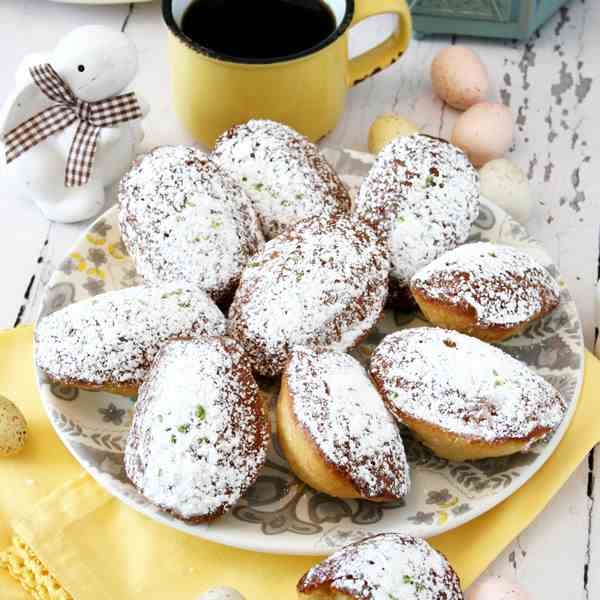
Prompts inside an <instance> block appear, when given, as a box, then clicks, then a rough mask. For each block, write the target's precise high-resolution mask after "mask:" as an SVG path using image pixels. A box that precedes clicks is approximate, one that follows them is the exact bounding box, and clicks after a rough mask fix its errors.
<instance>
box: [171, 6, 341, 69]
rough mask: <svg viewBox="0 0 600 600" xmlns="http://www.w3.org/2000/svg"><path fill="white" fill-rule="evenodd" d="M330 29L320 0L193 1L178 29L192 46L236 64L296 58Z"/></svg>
mask: <svg viewBox="0 0 600 600" xmlns="http://www.w3.org/2000/svg"><path fill="white" fill-rule="evenodd" d="M335 29H336V22H335V17H334V15H333V13H332V12H331V9H330V8H329V6H327V4H325V2H323V1H322V0H194V2H192V3H191V4H190V6H189V7H188V8H187V10H186V11H185V13H184V15H183V21H182V24H181V30H182V31H183V33H184V34H185V35H186V36H187V37H188V38H190V39H191V40H193V41H194V42H197V43H198V44H200V45H201V46H203V47H205V48H208V49H209V50H213V51H215V52H217V53H219V54H224V55H226V56H228V57H232V58H239V59H242V60H243V59H246V60H248V59H273V58H279V57H284V56H288V55H290V54H296V53H298V52H302V51H303V50H308V49H309V48H312V47H313V46H316V45H318V44H319V43H320V42H322V41H323V40H324V39H325V38H326V37H327V36H329V35H330V34H332V33H333V32H334V31H335Z"/></svg>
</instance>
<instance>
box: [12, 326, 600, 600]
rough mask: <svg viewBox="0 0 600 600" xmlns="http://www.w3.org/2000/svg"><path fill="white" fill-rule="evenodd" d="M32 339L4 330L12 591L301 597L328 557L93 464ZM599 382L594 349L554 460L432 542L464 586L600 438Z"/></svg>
mask: <svg viewBox="0 0 600 600" xmlns="http://www.w3.org/2000/svg"><path fill="white" fill-rule="evenodd" d="M31 344H32V335H31V328H29V327H21V328H19V329H16V330H12V331H7V332H4V333H1V334H0V394H3V395H5V396H7V397H9V398H11V399H12V400H13V401H14V402H15V403H16V404H18V405H19V407H20V408H21V410H22V411H23V413H24V414H25V416H26V418H27V421H28V423H29V426H30V438H29V440H28V443H27V446H26V448H25V450H24V451H23V452H22V453H21V454H20V455H18V456H16V457H13V458H7V459H0V481H1V482H2V484H1V485H0V550H1V549H2V548H6V550H5V552H4V554H3V555H2V558H0V564H3V566H4V567H5V569H2V568H1V567H0V598H2V600H25V599H26V598H31V596H30V595H29V594H28V593H26V592H24V591H23V589H22V588H20V587H19V586H18V585H17V584H16V581H15V578H16V579H18V580H19V581H20V583H21V584H22V585H23V586H24V587H25V588H27V589H28V590H29V592H31V593H32V594H33V595H34V596H35V597H37V598H40V599H44V600H50V599H51V600H54V599H58V598H60V599H61V600H66V599H70V598H74V599H75V600H142V599H143V600H166V599H168V600H194V599H195V598H196V597H197V596H199V595H200V594H201V593H202V592H203V591H204V590H206V589H207V588H209V587H212V586H217V585H230V586H232V587H234V588H237V589H239V590H240V591H241V592H242V593H243V594H244V595H245V596H246V598H247V599H248V600H268V599H275V600H292V599H293V598H296V593H295V584H296V582H297V580H298V579H299V578H300V576H301V575H302V574H303V573H304V571H306V570H307V569H308V568H309V567H310V566H311V565H312V564H314V563H315V562H316V561H317V560H318V558H317V557H292V556H279V555H267V554H257V553H252V552H246V551H242V550H236V549H233V548H227V547H225V546H220V545H218V544H214V543H210V542H205V541H203V540H199V539H196V538H193V537H191V536H187V535H185V534H183V533H179V532H177V531H174V530H172V529H169V528H167V527H165V526H163V525H159V524H158V523H155V522H154V521H152V520H150V519H148V518H147V517H144V516H142V515H140V514H138V513H137V512H135V511H133V510H132V509H130V508H128V507H127V506H125V505H124V504H122V503H121V502H119V501H118V500H115V499H113V498H112V497H111V496H110V495H109V494H107V493H106V492H105V491H104V490H103V489H102V488H100V487H99V486H98V485H97V484H96V483H95V482H94V481H93V480H92V479H91V478H90V477H89V476H88V475H86V474H85V473H83V472H82V470H81V468H80V467H79V466H78V465H77V463H76V462H75V460H74V459H73V458H72V457H71V456H70V454H69V453H68V451H67V450H66V449H65V448H64V447H63V445H62V443H61V442H60V441H59V439H58V437H57V436H56V435H55V433H54V431H53V429H52V427H51V425H50V423H49V421H48V419H47V417H46V415H45V413H44V409H43V408H42V405H41V402H40V400H39V397H38V393H37V390H36V386H35V382H34V373H33V365H32V346H31ZM599 390H600V364H599V362H598V361H597V360H596V359H595V358H594V357H593V356H592V355H591V354H589V353H588V354H587V356H586V370H585V381H584V386H583V393H582V397H581V400H580V402H579V406H578V409H577V413H576V415H575V417H574V419H573V422H572V424H571V427H570V429H569V431H568V433H567V435H566V436H565V438H564V439H563V441H562V443H561V444H560V446H559V447H558V449H557V450H556V452H555V453H554V455H553V456H552V457H551V458H550V460H549V461H548V462H547V463H546V465H545V466H544V467H543V468H542V469H541V470H540V471H539V472H538V473H537V474H536V475H535V476H534V477H533V478H532V479H531V480H530V481H529V482H528V483H527V484H526V485H525V486H523V487H522V488H521V489H520V490H519V491H518V492H516V493H515V494H513V496H511V497H510V498H509V499H508V500H506V501H505V502H503V503H502V504H500V505H499V506H497V507H496V508H495V509H493V510H491V511H490V512H488V513H487V514H485V515H483V516H481V517H479V518H478V519H475V520H474V521H471V522H470V523H468V524H467V525H464V526H463V527H461V528H459V529H455V530H454V531H450V532H448V533H445V534H443V535H440V536H438V537H436V538H434V539H432V540H430V541H431V542H432V543H433V545H434V546H435V547H437V548H439V549H440V550H441V551H442V552H444V553H445V554H446V556H447V557H448V558H449V560H450V561H451V562H452V564H453V565H454V568H455V569H456V570H457V572H458V574H459V575H460V577H461V580H462V582H463V586H464V587H467V586H468V585H469V584H470V583H471V582H472V581H473V580H474V579H475V578H476V577H477V576H478V575H479V574H480V573H481V572H482V571H483V570H484V569H485V568H486V566H487V565H488V564H489V563H490V562H491V561H492V560H493V559H494V558H495V557H496V556H497V555H498V553H499V552H500V551H501V550H502V549H503V548H504V547H505V546H506V545H507V544H508V543H509V542H510V541H511V540H512V539H513V538H514V537H515V536H516V535H518V533H519V532H520V531H521V530H523V529H524V528H525V527H526V526H527V525H528V524H529V523H530V522H531V521H532V520H533V519H534V518H535V517H536V516H537V514H538V513H539V512H540V511H541V510H542V509H543V508H544V506H546V504H547V503H548V501H549V500H550V499H551V498H552V496H553V495H554V494H555V493H556V492H557V490H558V489H559V488H560V487H561V486H562V485H563V484H564V482H565V481H566V480H567V478H568V477H569V476H570V475H571V473H572V472H573V471H574V470H575V468H576V467H577V465H578V464H579V463H580V462H581V460H582V459H583V458H584V456H585V455H586V454H587V452H588V451H589V450H590V449H591V448H592V447H593V446H594V445H595V444H596V443H597V442H598V441H600V420H599V419H598V414H600V393H598V392H599ZM594 392H595V393H594ZM11 544H12V545H11ZM9 570H10V571H9ZM9 573H12V576H11V574H9Z"/></svg>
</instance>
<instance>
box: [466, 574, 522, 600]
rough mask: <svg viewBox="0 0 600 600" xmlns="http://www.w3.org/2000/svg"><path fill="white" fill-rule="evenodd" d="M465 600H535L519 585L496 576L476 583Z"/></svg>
mask: <svg viewBox="0 0 600 600" xmlns="http://www.w3.org/2000/svg"><path fill="white" fill-rule="evenodd" d="M465 600H533V596H531V594H529V592H527V591H525V590H524V589H523V588H522V587H521V586H520V585H519V584H517V583H514V582H512V581H508V580H507V579H504V578H502V577H498V576H494V577H486V578H484V579H481V580H480V581H477V582H476V583H474V584H473V585H472V586H471V587H470V588H469V589H468V591H467V593H466V594H465Z"/></svg>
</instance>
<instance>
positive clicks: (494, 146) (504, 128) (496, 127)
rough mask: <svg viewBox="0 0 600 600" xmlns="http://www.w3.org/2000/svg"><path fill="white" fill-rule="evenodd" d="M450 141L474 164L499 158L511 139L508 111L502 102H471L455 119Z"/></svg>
mask: <svg viewBox="0 0 600 600" xmlns="http://www.w3.org/2000/svg"><path fill="white" fill-rule="evenodd" d="M451 141H452V143H453V144H454V145H455V146H458V147H459V148H460V149H461V150H463V151H464V152H465V153H466V154H467V156H468V157H469V159H470V160H471V162H472V163H473V164H474V165H475V166H476V167H481V166H482V165H484V164H485V163H487V162H489V161H490V160H493V159H495V158H501V157H502V156H504V154H505V152H506V151H507V150H508V149H509V148H510V145H511V144H512V141H513V117H512V113H511V112H510V110H509V109H508V108H507V107H506V106H504V104H498V103H495V102H480V103H479V104H475V105H474V106H472V107H471V108H469V110H467V111H465V112H464V113H463V114H462V115H461V116H460V117H459V118H458V119H457V121H456V124H455V125H454V131H453V132H452V139H451Z"/></svg>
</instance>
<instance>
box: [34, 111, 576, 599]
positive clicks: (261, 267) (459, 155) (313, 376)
mask: <svg viewBox="0 0 600 600" xmlns="http://www.w3.org/2000/svg"><path fill="white" fill-rule="evenodd" d="M478 213H479V179H478V174H477V171H476V170H475V169H474V168H473V166H472V165H471V163H470V162H469V160H468V159H467V157H466V156H465V155H464V154H463V152H462V151H460V150H459V149H457V148H456V147H454V146H452V145H451V144H449V143H447V142H445V141H443V140H440V139H437V138H433V137H429V136H426V135H420V134H415V135H412V136H408V137H402V138H399V139H397V140H395V141H393V142H391V143H390V144H388V145H387V146H386V147H385V148H384V149H383V150H382V152H381V153H380V154H379V155H378V157H377V159H376V161H375V163H374V165H373V167H372V169H371V172H370V173H369V174H368V176H367V177H366V178H365V180H364V182H363V185H362V188H361V189H360V193H359V194H358V198H357V200H356V204H355V206H353V204H352V201H351V198H350V195H349V193H348V191H347V189H346V187H345V186H344V184H343V183H342V181H341V179H340V177H339V176H338V175H337V174H336V172H335V171H334V170H333V168H332V167H331V166H330V165H329V164H328V162H327V161H326V160H325V158H324V157H323V156H322V155H321V153H320V152H319V150H318V149H317V147H316V146H315V145H313V144H311V143H310V142H309V141H308V140H307V139H305V138H304V137H302V136H301V135H299V134H298V133H297V132H295V131H293V130H292V129H290V128H289V127H286V126H284V125H281V124H278V123H274V122H270V121H259V120H255V121H250V122H248V123H246V124H243V125H239V126H237V127H234V128H233V129H231V130H230V131H228V132H226V133H225V134H224V135H223V136H222V137H221V138H220V139H219V140H218V142H217V144H216V147H215V149H214V151H213V153H212V154H211V155H210V156H206V155H204V154H202V153H201V152H199V151H198V150H196V149H193V148H188V147H161V148H157V149H155V150H153V151H152V152H150V153H148V154H146V155H144V156H142V157H141V158H139V159H138V160H137V161H136V162H135V163H134V164H133V166H132V167H131V170H130V171H129V172H128V173H127V174H126V175H125V177H124V178H123V180H122V182H121V185H120V191H119V221H120V225H121V233H122V239H123V242H124V243H125V246H126V247H127V250H128V251H129V253H130V255H131V257H132V258H133V260H134V261H135V264H136V267H137V270H138V272H139V273H140V275H141V276H142V278H143V281H144V285H142V286H140V287H136V288H129V289H122V290H118V291H112V292H109V293H106V294H103V295H99V296H95V297H93V298H90V299H87V300H84V301H82V302H78V303H76V304H73V305H70V306H68V307H66V308H64V309H62V310H60V311H58V312H55V313H53V314H51V315H49V316H47V317H45V318H43V319H42V320H41V321H40V322H39V323H38V324H37V327H36V359H37V364H38V366H39V368H40V369H41V370H43V371H44V372H45V374H46V375H47V377H48V379H49V380H50V381H52V382H59V383H61V384H65V385H74V386H80V387H83V388H87V389H97V390H98V389H101V390H108V391H111V392H116V393H122V394H128V395H130V394H135V393H138V401H137V403H136V408H135V414H134V417H133V425H132V427H131V431H130V434H129V437H128V442H127V447H126V450H125V468H126V472H127V475H128V476H129V478H130V479H131V481H132V483H133V484H134V485H135V487H136V488H137V489H138V490H139V492H140V493H141V494H142V495H143V496H144V497H146V498H147V499H148V500H149V501H150V502H151V503H153V504H154V505H156V506H158V507H160V508H161V509H162V510H164V511H167V512H169V513H171V514H172V515H174V516H175V517H176V518H178V519H182V520H184V521H187V522H191V523H198V522H205V521H211V520H214V519H216V518H218V517H219V516H221V515H223V514H224V513H226V512H227V511H228V510H230V509H231V507H232V506H234V505H235V503H236V502H237V501H238V500H239V499H240V498H241V497H242V496H243V495H244V494H245V492H246V491H247V490H248V488H249V487H250V486H251V485H252V484H253V483H254V482H255V481H256V478H257V477H258V474H259V473H260V471H261V468H262V467H263V465H264V463H265V461H266V456H267V448H268V444H269V440H270V425H269V414H268V413H269V411H268V408H267V407H266V406H264V404H263V401H262V400H261V396H260V395H259V391H258V386H257V384H256V382H255V376H256V375H261V376H267V377H280V378H281V391H280V396H279V401H278V404H277V407H276V421H277V433H278V436H279V441H280V446H281V448H282V450H283V452H284V454H285V456H286V458H287V460H288V462H289V465H290V468H291V469H292V470H293V471H294V473H296V475H297V476H298V477H299V478H300V479H302V480H303V481H305V482H307V483H308V484H309V485H310V486H312V487H313V488H314V489H316V490H320V491H323V492H325V493H328V494H330V495H332V496H337V497H341V498H362V499H368V500H372V501H376V502H386V501H394V500H398V499H399V498H401V497H403V496H405V495H406V494H407V493H408V491H409V489H410V473H409V467H408V464H407V460H406V456H405V452H404V447H403V443H402V437H401V435H400V429H399V424H402V425H404V426H406V427H408V428H409V429H410V430H411V431H412V432H413V434H414V435H415V436H416V437H417V438H418V439H419V440H421V441H422V442H423V443H424V444H425V445H426V446H428V447H429V448H430V449H431V450H433V452H435V453H436V454H438V455H439V456H441V457H445V458H448V459H452V460H465V459H478V458H487V457H494V456H503V455H507V454H510V453H514V452H518V451H521V450H525V449H527V448H528V447H529V446H530V445H531V444H532V443H534V442H535V441H537V440H539V439H541V438H543V437H544V436H546V435H548V434H549V433H551V432H552V431H553V430H555V429H556V427H557V426H558V425H559V423H560V422H561V420H562V418H563V416H564V413H565V410H566V407H565V403H564V401H563V399H562V398H561V396H560V394H559V393H558V392H557V391H556V390H555V389H554V388H553V387H552V386H551V385H550V384H549V383H547V382H546V381H545V380H544V379H542V378H540V377H539V376H537V375H536V374H535V373H533V372H532V371H530V370H529V369H528V368H527V367H526V366H525V365H524V364H522V363H520V362H519V361H517V360H515V359H514V358H512V357H511V356H509V355H507V354H505V353H504V352H503V351H502V350H500V349H498V348H496V347H494V346H491V345H489V344H488V342H495V341H500V340H504V339H507V338H508V337H510V336H513V335H516V334H518V333H521V332H522V331H524V330H525V329H526V327H527V326H528V325H529V323H531V321H533V320H535V319H539V318H541V317H543V316H544V315H546V314H548V313H549V312H550V311H552V310H553V309H555V308H556V306H557V305H558V303H559V295H560V294H559V289H558V286H557V283H556V282H555V281H554V279H553V278H552V277H551V276H550V274H549V273H548V272H547V270H546V269H545V268H544V267H543V266H541V265H540V264H538V263H536V261H535V260H533V259H532V258H531V257H529V256H528V255H526V254H524V253H523V252H520V251H518V250H515V249H513V248H508V247H505V246H499V245H495V244H491V243H475V244H467V243H465V242H466V241H467V238H468V235H469V231H470V229H471V226H472V225H473V223H474V221H475V219H476V217H477V216H478ZM265 240H267V241H265ZM417 305H418V307H419V308H420V309H421V311H422V312H423V314H424V315H425V317H426V318H427V319H428V320H429V321H430V322H431V324H432V325H433V326H434V327H432V328H419V329H406V330H402V331H398V332H396V333H393V334H391V335H388V336H387V337H385V338H384V339H383V341H382V342H381V343H380V344H379V346H378V347H377V348H376V349H375V350H374V352H373V354H372V356H371V359H370V363H369V365H368V368H367V369H365V368H364V367H363V366H362V365H361V364H360V363H359V362H358V361H357V360H355V359H354V358H352V356H350V355H349V354H347V351H348V350H350V349H352V348H353V347H355V346H357V344H359V343H360V342H361V340H363V339H364V338H365V336H367V335H368V334H369V332H370V331H371V330H372V329H373V328H374V327H375V326H376V325H377V322H378V320H379V319H380V317H381V315H382V312H383V310H384V307H385V306H391V307H394V308H399V309H411V308H416V307H417ZM474 364H477V369H473V365H474ZM355 551H356V549H355V548H354V549H350V550H348V551H347V553H346V554H347V555H345V556H342V557H338V558H335V559H331V560H330V561H329V562H326V563H324V564H323V565H322V566H321V567H320V568H319V569H317V570H315V571H314V572H311V573H309V574H307V576H306V577H305V578H304V579H303V581H302V582H301V585H300V588H299V589H300V591H301V592H302V594H304V595H305V596H310V595H314V596H315V597H322V598H326V597H335V598H338V597H339V598H345V597H349V598H359V597H360V598H363V597H364V598H366V597H371V596H363V595H356V591H355V590H351V589H346V588H345V587H344V586H345V585H346V583H347V582H346V583H344V582H345V581H346V578H345V575H344V572H345V569H346V568H347V565H350V564H351V565H352V568H353V569H354V568H355V564H354V563H355V559H354V553H355ZM368 551H369V552H373V553H375V554H377V555H378V556H379V555H380V554H381V552H384V551H385V553H389V554H390V555H392V554H393V555H394V556H396V555H406V556H407V557H408V559H410V560H409V563H410V564H411V565H413V566H412V567H410V568H408V567H407V570H406V573H405V574H404V575H402V574H401V575H400V576H399V577H400V583H401V584H402V585H407V586H426V587H427V586H429V587H431V589H432V590H433V589H435V590H445V592H444V593H445V595H440V594H441V592H440V594H438V595H435V594H433V595H431V597H432V598H442V597H443V598H447V599H448V598H455V597H456V598H458V597H459V594H460V592H459V591H456V592H455V591H454V590H458V587H457V584H455V583H454V579H453V575H452V573H451V572H450V571H448V567H447V566H446V563H445V562H444V561H443V560H442V559H441V558H439V557H437V558H436V559H435V560H436V561H437V562H436V565H437V566H436V568H435V569H434V570H432V571H428V572H427V573H425V572H424V573H421V572H420V571H419V570H418V565H419V564H420V561H421V559H422V556H424V555H425V554H427V553H429V552H431V551H430V550H429V549H428V548H426V547H425V546H423V545H422V543H421V542H416V541H413V540H410V539H408V538H402V537H401V536H396V537H393V536H392V537H382V538H376V539H374V540H373V541H371V542H370V543H369V548H368ZM363 563H364V568H365V572H367V571H369V569H370V567H369V564H370V563H369V561H368V560H366V561H363ZM363 563H361V564H363ZM415 569H416V570H415ZM367 575H368V573H367ZM388 575H389V577H390V578H391V579H390V580H389V581H387V582H384V583H381V582H380V584H378V585H381V586H383V587H382V589H388V588H387V587H386V586H392V587H393V586H396V585H399V583H398V581H399V580H398V574H397V573H390V574H388ZM388 575H386V577H388ZM402 577H404V579H402ZM348 585H349V584H348ZM365 585H366V584H365ZM323 586H325V587H326V588H327V590H337V591H338V592H339V594H338V595H337V596H336V595H335V594H334V593H333V592H331V594H330V596H328V595H326V594H321V595H318V594H317V591H318V590H320V589H322V588H323ZM336 586H337V587H336ZM392 587H390V588H389V589H392ZM428 589H429V588H428ZM377 597H379V596H377Z"/></svg>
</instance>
